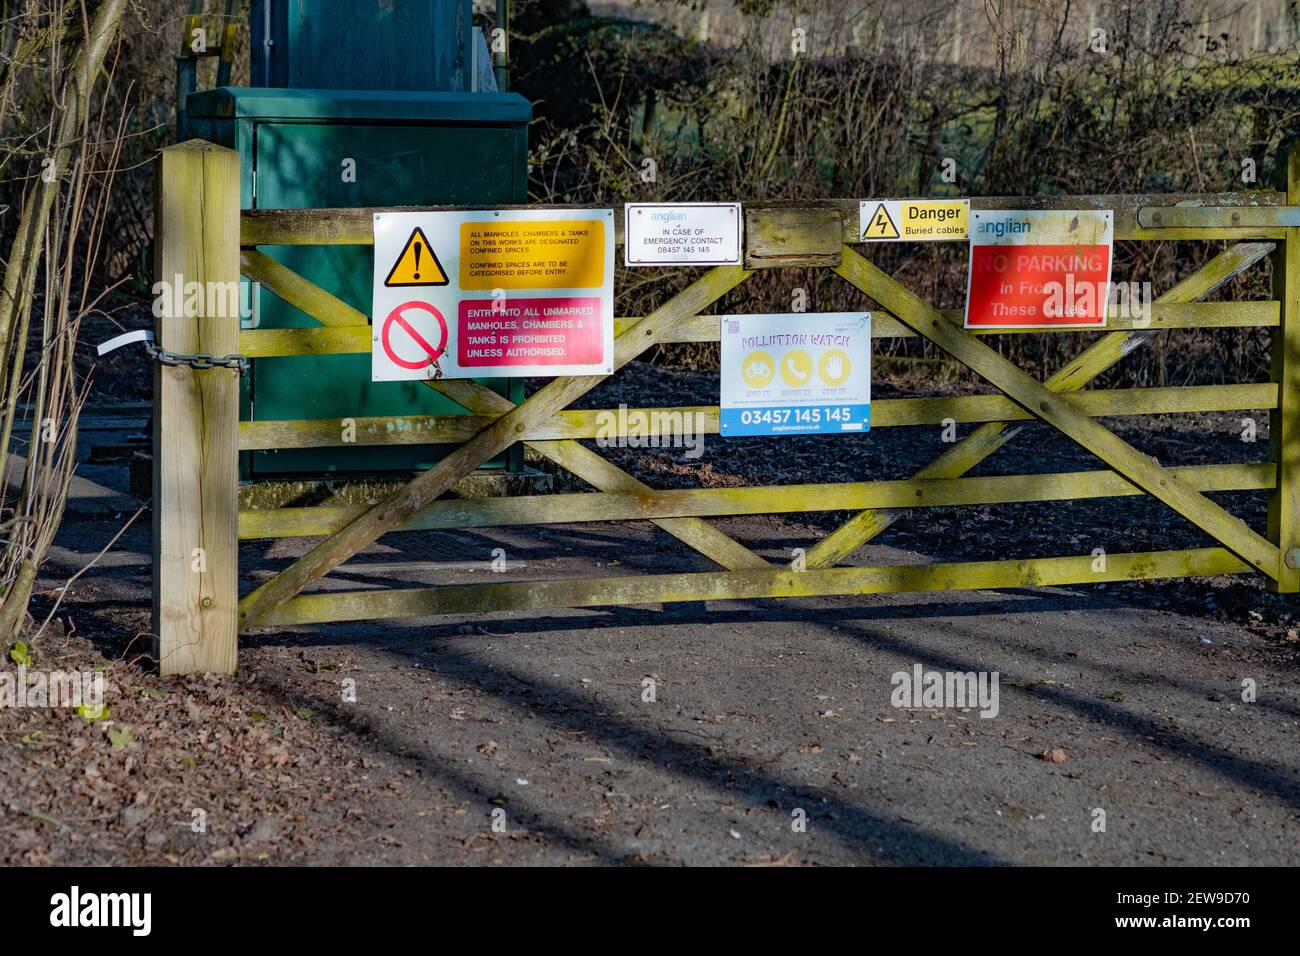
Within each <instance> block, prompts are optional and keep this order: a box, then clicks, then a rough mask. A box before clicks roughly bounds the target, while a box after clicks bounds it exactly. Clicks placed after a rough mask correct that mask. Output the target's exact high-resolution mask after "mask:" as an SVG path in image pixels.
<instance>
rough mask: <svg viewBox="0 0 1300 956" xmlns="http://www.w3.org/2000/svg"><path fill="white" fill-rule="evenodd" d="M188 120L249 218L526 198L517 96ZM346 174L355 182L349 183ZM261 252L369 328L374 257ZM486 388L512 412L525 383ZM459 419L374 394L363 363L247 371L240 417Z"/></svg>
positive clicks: (333, 360)
mask: <svg viewBox="0 0 1300 956" xmlns="http://www.w3.org/2000/svg"><path fill="white" fill-rule="evenodd" d="M188 109H189V122H190V128H191V132H192V134H193V135H195V136H198V137H201V138H203V139H207V140H209V141H211V142H215V143H219V144H221V145H223V146H228V147H230V148H231V149H234V150H236V151H238V152H239V154H240V157H241V175H242V178H243V184H242V205H243V208H245V209H301V208H313V207H314V208H337V207H348V206H353V207H355V206H429V205H444V204H445V205H493V204H508V203H521V202H524V201H525V199H526V197H527V129H528V123H529V121H530V120H531V118H532V108H531V106H530V105H529V104H528V102H527V101H526V100H524V99H523V98H522V97H520V96H517V95H515V94H511V93H415V92H394V91H365V92H361V91H355V92H354V91H340V90H293V89H236V88H221V89H215V90H206V91H204V92H202V93H195V94H193V95H191V96H190V97H189V99H188ZM346 160H353V161H355V172H356V181H355V182H351V181H346V180H345V176H344V171H345V161H346ZM349 166H350V164H349ZM264 251H266V252H267V253H268V254H269V255H271V256H272V257H274V258H275V259H277V260H279V261H280V262H283V263H284V264H285V265H286V266H288V267H289V268H291V269H293V270H294V271H296V272H298V273H300V274H302V275H303V276H305V277H306V278H308V279H310V280H311V281H313V282H315V283H316V284H318V285H320V286H321V287H322V288H324V289H327V290H328V291H330V292H332V293H333V294H334V295H336V296H338V297H339V298H340V299H342V300H343V301H344V302H347V303H348V304H349V305H352V306H354V307H355V308H357V309H359V310H360V311H362V312H364V313H366V314H367V315H369V313H370V297H371V283H372V275H371V274H372V269H373V255H372V249H371V247H369V246H292V247H289V246H283V247H269V248H266V249H265V250H264ZM257 306H258V314H257V323H258V327H259V328H304V327H309V326H312V325H315V324H317V323H316V322H315V321H314V320H312V319H311V318H309V317H308V316H306V315H305V314H303V313H302V312H300V311H298V310H297V309H295V308H293V307H292V306H290V305H288V304H286V303H285V302H283V301H282V300H280V299H279V298H278V297H276V296H274V295H272V294H271V293H270V292H268V291H262V292H261V293H260V297H259V300H258V303H257ZM372 321H373V318H372ZM246 324H247V323H246ZM484 382H485V384H487V385H489V386H490V387H492V388H494V389H495V390H496V391H497V392H499V393H501V394H503V395H506V396H508V397H510V398H511V399H512V400H514V401H520V400H522V398H523V394H522V389H523V383H522V381H520V380H517V379H513V380H512V379H496V380H484ZM460 413H463V409H461V408H460V407H459V406H457V405H455V404H454V403H452V402H450V401H448V400H447V399H444V398H442V397H441V396H440V395H438V394H437V393H435V392H434V391H432V390H431V389H429V388H428V387H426V386H424V385H421V384H419V383H418V382H371V381H370V356H369V355H365V354H362V355H322V356H294V357H286V358H270V359H257V360H255V361H253V363H252V369H251V372H250V374H249V375H248V376H246V378H245V386H244V394H243V411H242V417H243V418H244V419H245V420H269V419H312V418H349V417H351V418H356V417H361V416H366V415H448V414H460ZM448 450H449V446H441V447H439V446H428V445H404V446H402V445H399V446H392V447H374V446H366V447H347V446H344V447H340V448H321V449H315V448H312V449H286V450H281V451H266V452H253V453H251V454H248V455H246V456H245V460H244V466H243V473H244V476H245V477H249V478H251V477H267V476H286V477H287V476H297V475H318V474H322V473H332V472H343V473H349V474H384V473H391V472H394V471H413V470H416V469H420V468H427V467H429V466H430V465H431V464H433V463H434V462H436V461H437V460H438V459H439V458H440V457H442V455H444V454H445V453H446V452H447V451H448ZM508 464H509V465H513V466H516V467H517V466H519V465H520V464H521V460H520V454H519V452H518V451H516V452H515V453H514V454H513V457H511V456H507V457H503V458H501V459H498V460H496V461H495V462H493V463H492V465H493V466H494V467H502V466H504V465H508Z"/></svg>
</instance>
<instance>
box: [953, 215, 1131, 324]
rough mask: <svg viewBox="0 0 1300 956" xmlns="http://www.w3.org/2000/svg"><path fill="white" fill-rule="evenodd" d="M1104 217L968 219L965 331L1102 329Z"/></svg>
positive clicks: (1106, 287) (1106, 285)
mask: <svg viewBox="0 0 1300 956" xmlns="http://www.w3.org/2000/svg"><path fill="white" fill-rule="evenodd" d="M1113 241H1114V215H1113V214H1112V213H1111V211H1110V210H1096V209H1088V210H1056V209H1053V210H1038V211H1033V212H1029V211H1024V212H1016V211H1007V210H997V211H994V210H980V211H979V212H976V213H975V214H974V221H973V230H972V236H971V245H970V270H969V276H968V279H967V282H968V285H967V289H966V328H968V329H969V328H984V329H987V328H1069V327H1088V326H1099V325H1105V324H1106V302H1107V300H1108V298H1109V296H1110V267H1111V247H1112V244H1113Z"/></svg>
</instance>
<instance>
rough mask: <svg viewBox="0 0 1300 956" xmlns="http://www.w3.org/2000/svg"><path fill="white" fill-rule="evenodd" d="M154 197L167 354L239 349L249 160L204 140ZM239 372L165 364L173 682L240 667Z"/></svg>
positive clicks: (193, 144)
mask: <svg viewBox="0 0 1300 956" xmlns="http://www.w3.org/2000/svg"><path fill="white" fill-rule="evenodd" d="M154 188H155V193H154V231H155V235H154V253H155V255H154V279H155V283H156V284H155V286H154V295H155V303H156V305H155V309H154V313H155V315H156V319H155V328H154V339H155V343H156V345H157V346H159V347H160V348H163V349H166V350H167V351H169V352H174V353H178V354H180V355H195V354H198V353H205V354H207V355H211V356H213V357H215V358H221V357H224V356H227V355H231V354H233V353H235V352H236V351H238V345H239V303H240V294H239V154H238V153H236V152H234V151H233V150H229V149H223V148H221V147H219V146H214V145H212V144H210V143H205V142H202V141H200V140H190V141H189V142H187V143H181V144H179V145H176V146H169V147H167V148H166V149H164V150H162V152H161V153H160V154H159V157H158V169H157V177H156V180H155V187H154ZM238 441H239V372H238V370H236V369H233V368H223V367H215V368H206V369H199V368H194V367H192V366H191V365H189V364H184V363H183V364H179V365H164V364H162V363H161V362H155V363H154V379H153V620H152V633H153V636H154V641H155V653H156V656H157V658H158V662H159V668H160V669H161V671H162V673H163V674H189V673H195V672H205V671H206V672H224V673H233V672H234V670H235V665H236V662H237V654H238V644H237V634H238V621H237V608H238V603H239V583H238V582H239V577H238V544H239V541H238V519H239V508H238V492H239V488H238V483H239V464H238V461H239V459H238Z"/></svg>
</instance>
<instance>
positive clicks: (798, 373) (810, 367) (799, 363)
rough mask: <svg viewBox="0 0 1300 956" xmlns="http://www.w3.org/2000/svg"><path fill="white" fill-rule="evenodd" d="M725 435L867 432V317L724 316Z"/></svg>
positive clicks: (798, 314) (809, 314) (836, 314)
mask: <svg viewBox="0 0 1300 956" xmlns="http://www.w3.org/2000/svg"><path fill="white" fill-rule="evenodd" d="M721 425H722V434H723V435H724V436H738V435H832V434H834V435H838V434H843V433H846V432H865V431H869V430H870V429H871V314H870V313H869V312H805V313H801V312H794V313H790V314H788V315H724V316H722V401H721Z"/></svg>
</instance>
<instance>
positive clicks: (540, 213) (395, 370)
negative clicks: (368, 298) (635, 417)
mask: <svg viewBox="0 0 1300 956" xmlns="http://www.w3.org/2000/svg"><path fill="white" fill-rule="evenodd" d="M613 216H614V213H613V211H612V210H608V209H572V210H554V209H537V210H533V209H527V210H499V211H493V210H486V211H473V212H400V213H376V214H375V218H374V230H375V273H374V289H373V292H374V303H373V312H372V314H373V315H374V316H375V322H376V328H375V332H374V335H373V337H372V338H373V347H372V349H371V378H372V379H373V380H374V381H394V380H402V379H421V378H470V377H477V376H482V375H485V374H488V375H490V374H493V373H498V374H509V375H512V376H534V375H603V374H608V373H609V372H611V371H612V370H613V354H614V318H613V316H614V223H613ZM411 286H421V287H426V288H422V289H421V290H420V291H419V292H414V293H413V292H412V291H411V289H410V287H411ZM381 317H383V318H382V319H381Z"/></svg>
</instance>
